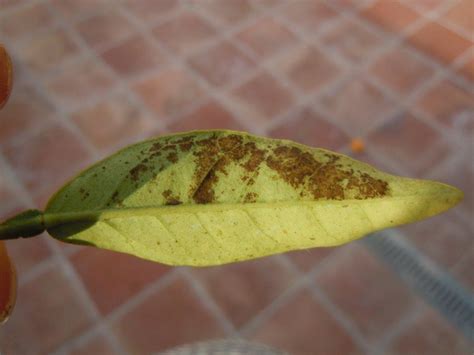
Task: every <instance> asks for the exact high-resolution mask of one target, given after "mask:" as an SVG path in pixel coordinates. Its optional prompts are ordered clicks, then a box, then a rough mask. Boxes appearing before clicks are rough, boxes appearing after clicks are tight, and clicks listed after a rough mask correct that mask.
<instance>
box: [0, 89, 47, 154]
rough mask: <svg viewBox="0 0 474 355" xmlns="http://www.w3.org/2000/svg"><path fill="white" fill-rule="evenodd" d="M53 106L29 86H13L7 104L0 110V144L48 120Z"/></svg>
mask: <svg viewBox="0 0 474 355" xmlns="http://www.w3.org/2000/svg"><path fill="white" fill-rule="evenodd" d="M53 115H54V107H53V106H52V105H51V104H50V103H49V102H47V101H46V100H45V99H44V98H43V97H42V96H41V95H39V94H38V92H37V91H35V90H34V89H33V88H31V87H30V86H26V85H20V86H15V87H14V89H13V92H12V94H11V96H10V100H9V101H8V104H7V105H6V106H5V107H4V108H3V109H2V111H0V145H5V144H7V143H8V142H9V141H11V140H12V139H15V138H16V137H18V136H20V135H22V134H24V133H25V132H27V131H28V130H30V129H34V128H36V127H39V126H40V125H42V124H45V123H47V122H50V120H51V116H53Z"/></svg>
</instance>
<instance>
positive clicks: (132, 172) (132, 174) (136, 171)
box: [130, 163, 148, 182]
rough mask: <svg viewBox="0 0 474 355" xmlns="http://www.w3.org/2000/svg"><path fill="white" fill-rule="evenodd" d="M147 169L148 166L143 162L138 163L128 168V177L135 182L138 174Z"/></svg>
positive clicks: (138, 177)
mask: <svg viewBox="0 0 474 355" xmlns="http://www.w3.org/2000/svg"><path fill="white" fill-rule="evenodd" d="M147 170H148V167H147V166H146V165H145V164H143V163H140V164H138V165H137V166H135V167H134V168H133V169H131V170H130V177H131V179H132V180H133V181H135V182H137V181H138V180H139V179H140V175H141V174H142V173H143V172H145V171H147Z"/></svg>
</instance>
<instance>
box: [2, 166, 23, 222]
mask: <svg viewBox="0 0 474 355" xmlns="http://www.w3.org/2000/svg"><path fill="white" fill-rule="evenodd" d="M2 170H3V169H2ZM16 200H17V196H16V193H15V189H14V187H13V186H12V183H11V181H10V180H9V179H7V175H6V172H5V170H3V171H0V201H2V203H1V204H0V221H3V220H6V219H7V218H9V217H11V216H12V215H13V210H14V209H15V208H16V207H19V205H21V202H20V201H16Z"/></svg>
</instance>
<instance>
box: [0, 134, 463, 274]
mask: <svg viewBox="0 0 474 355" xmlns="http://www.w3.org/2000/svg"><path fill="white" fill-rule="evenodd" d="M461 198H462V192H461V191H460V190H458V189H456V188H454V187H451V186H448V185H445V184H442V183H437V182H431V181H422V180H415V179H408V178H402V177H397V176H393V175H389V174H386V173H383V172H380V171H378V170H376V169H374V168H373V167H371V166H369V165H367V164H364V163H362V162H358V161H356V160H353V159H351V158H349V157H347V156H344V155H340V154H337V153H333V152H330V151H327V150H324V149H313V148H309V147H307V146H303V145H301V144H297V143H294V142H291V141H287V140H275V139H268V138H262V137H256V136H253V135H250V134H247V133H241V132H234V131H197V132H189V133H182V134H176V135H170V136H164V137H159V138H157V139H153V140H150V141H146V142H142V143H138V144H135V145H132V146H130V147H127V148H125V149H123V150H121V151H119V152H118V153H116V154H114V155H112V156H111V157H109V158H107V159H105V160H103V161H101V162H99V163H97V164H96V165H94V166H92V167H91V168H89V169H88V170H86V171H84V172H83V173H81V174H80V175H78V176H77V177H76V178H74V179H73V180H72V181H71V182H69V183H68V184H66V185H65V186H64V187H63V188H62V189H61V190H60V191H59V192H57V193H56V194H55V195H54V196H53V197H52V198H51V200H50V201H49V203H48V206H47V208H46V211H45V212H44V214H42V215H40V216H39V217H38V215H35V214H34V213H31V212H30V214H31V218H30V219H29V218H28V216H26V217H25V215H23V216H22V217H19V219H18V218H17V219H13V220H10V222H8V221H7V222H6V224H4V225H3V226H4V227H3V234H4V235H5V234H6V233H7V230H8V229H9V230H10V232H11V231H12V230H13V229H16V233H19V232H18V230H19V227H18V225H19V224H20V225H25V224H27V223H30V227H28V228H31V229H32V228H33V226H36V227H38V225H41V226H42V227H43V228H45V229H46V230H47V231H48V232H49V233H50V234H51V235H52V236H53V237H55V238H57V239H59V240H62V241H65V242H71V243H79V244H87V245H93V246H97V247H100V248H105V249H110V250H116V251H120V252H125V253H130V254H134V255H136V256H139V257H142V258H145V259H150V260H154V261H158V262H161V263H165V264H170V265H194V266H206V265H217V264H224V263H229V262H234V261H240V260H246V259H251V258H257V257H262V256H265V255H271V254H275V253H282V252H285V251H289V250H294V249H306V248H312V247H326V246H334V245H340V244H344V243H347V242H350V241H352V240H354V239H357V238H360V237H362V236H364V235H366V234H368V233H371V232H374V231H377V230H380V229H384V228H388V227H394V226H396V225H400V224H404V223H409V222H413V221H417V220H420V219H423V218H427V217H430V216H432V215H435V214H437V213H440V212H442V211H444V210H446V209H448V208H450V207H452V206H454V205H455V204H456V203H457V202H458V201H460V199H461ZM8 226H10V227H8ZM12 226H13V227H12ZM28 230H30V229H28ZM22 233H25V231H23V232H22ZM35 233H38V231H37V230H36V231H35ZM26 234H28V233H26ZM30 234H31V233H30ZM1 235H2V225H0V236H1Z"/></svg>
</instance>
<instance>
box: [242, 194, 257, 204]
mask: <svg viewBox="0 0 474 355" xmlns="http://www.w3.org/2000/svg"><path fill="white" fill-rule="evenodd" d="M257 197H258V195H257V194H256V193H255V192H247V194H246V195H245V197H244V202H245V203H254V202H256V201H257Z"/></svg>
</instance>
